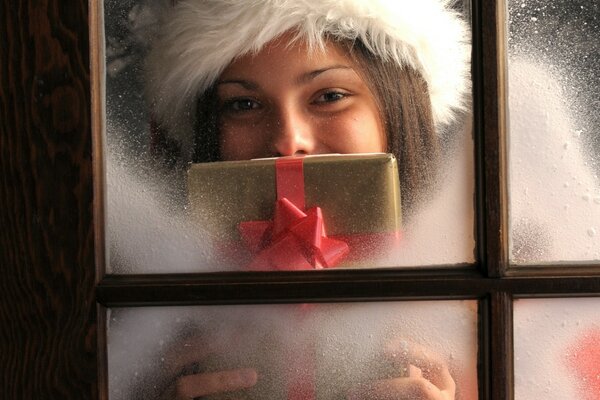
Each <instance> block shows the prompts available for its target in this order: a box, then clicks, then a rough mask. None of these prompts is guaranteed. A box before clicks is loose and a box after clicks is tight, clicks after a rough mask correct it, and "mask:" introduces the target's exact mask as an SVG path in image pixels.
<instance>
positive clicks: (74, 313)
mask: <svg viewBox="0 0 600 400" xmlns="http://www.w3.org/2000/svg"><path fill="white" fill-rule="evenodd" d="M99 4H100V0H90V1H89V3H88V1H85V0H73V1H71V2H68V4H66V3H64V2H61V1H60V0H48V1H47V2H38V1H34V0H23V1H22V2H20V3H19V4H17V5H14V4H12V3H9V2H3V3H2V4H0V21H2V23H1V24H0V178H1V179H2V181H0V188H1V190H0V226H2V227H3V228H2V233H1V234H0V271H1V272H2V275H1V276H0V278H1V279H0V293H2V294H1V295H0V296H2V297H0V298H1V299H2V301H1V302H0V360H1V361H2V363H0V365H2V370H1V373H0V393H1V394H2V395H1V396H0V397H2V398H6V399H19V400H20V399H27V398H32V399H33V398H36V399H37V398H40V397H46V398H63V399H108V391H107V380H106V347H105V345H106V343H105V341H106V329H105V328H106V321H105V315H106V313H105V311H106V308H107V307H120V306H150V305H184V304H203V305H207V304H264V303H294V302H339V301H344V302H357V301H394V300H431V299H436V300H444V299H476V300H477V301H478V303H479V324H478V326H479V343H480V346H479V367H478V374H479V376H478V378H479V398H480V399H493V400H501V399H512V398H513V397H514V387H513V360H512V349H513V340H512V334H513V333H512V307H513V300H514V299H516V298H525V297H576V296H600V268H598V267H599V266H598V265H597V264H596V265H594V264H589V265H577V266H570V267H569V268H564V267H559V266H528V267H512V266H510V265H509V261H508V238H507V236H508V211H507V193H506V190H507V189H506V187H507V182H506V166H507V164H506V145H505V143H506V140H505V135H506V125H505V121H506V118H505V117H506V76H505V74H506V65H505V64H506V61H505V59H504V56H503V54H504V50H505V32H504V29H505V9H506V4H505V1H504V0H473V4H472V16H473V85H474V132H475V135H474V137H475V152H476V158H475V160H476V212H477V243H478V244H477V252H476V255H477V257H476V259H477V261H476V262H475V263H474V264H473V265H463V266H460V267H458V268H453V269H449V268H433V269H431V268H428V269H423V268H412V269H411V268H409V269H406V268H402V269H372V270H339V271H333V270H331V271H310V272H293V273H292V272H287V273H286V272H276V273H272V272H262V273H260V272H256V273H249V272H247V273H232V272H230V273H203V274H173V275H168V274H162V275H107V274H105V271H104V267H103V266H104V241H103V231H102V222H101V221H103V219H102V215H103V210H102V207H103V204H104V203H103V200H104V199H103V195H102V193H103V187H104V178H103V172H102V171H103V169H102V159H103V157H102V153H101V149H102V143H101V135H100V133H99V132H101V130H102V104H101V103H100V101H101V98H102V97H101V86H100V76H101V73H102V70H101V69H99V68H102V67H101V65H102V62H101V61H102V55H101V54H100V53H99V52H98V49H99V48H100V47H99V46H98V43H97V40H98V37H99V36H97V35H96V34H95V33H94V34H92V35H90V32H96V33H97V32H99V28H100V26H99V20H98V16H99V15H100V14H99ZM92 132H94V133H93V134H92ZM92 154H93V157H92ZM92 158H93V159H92Z"/></svg>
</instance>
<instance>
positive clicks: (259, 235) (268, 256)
mask: <svg viewBox="0 0 600 400" xmlns="http://www.w3.org/2000/svg"><path fill="white" fill-rule="evenodd" d="M275 174H276V183H277V203H276V204H275V216H274V218H273V221H246V222H242V223H240V225H239V227H238V228H239V231H240V234H241V237H242V240H243V241H244V243H245V244H246V246H247V247H248V249H249V250H250V251H251V252H252V253H253V255H254V259H253V260H252V261H251V262H250V264H249V265H248V267H247V269H249V270H304V269H320V268H330V267H334V266H335V265H337V264H338V263H339V262H340V261H341V260H342V259H343V258H344V257H345V256H346V255H347V254H348V252H349V251H350V249H349V247H348V244H347V243H345V242H343V241H341V240H335V239H331V238H329V237H327V235H326V233H325V226H324V224H323V215H322V212H321V208H320V207H313V208H311V209H309V210H307V211H305V210H304V208H305V200H304V199H305V195H304V168H303V158H302V157H285V158H279V159H277V160H276V161H275Z"/></svg>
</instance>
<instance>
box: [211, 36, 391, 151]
mask: <svg viewBox="0 0 600 400" xmlns="http://www.w3.org/2000/svg"><path fill="white" fill-rule="evenodd" d="M217 98H218V110H219V118H218V124H219V133H220V153H221V159H223V160H248V159H251V158H261V157H273V156H289V155H298V154H325V153H369V152H384V151H385V150H386V137H385V130H384V128H383V126H384V125H383V124H382V122H381V118H380V113H379V111H378V107H377V103H376V101H375V98H374V97H373V94H372V93H371V91H370V89H369V88H368V86H367V84H366V82H365V81H364V80H363V79H362V78H361V76H360V74H359V73H358V67H357V65H356V64H355V63H354V62H352V61H351V59H350V58H349V57H348V56H346V55H345V54H344V52H343V51H342V50H341V49H340V48H339V47H338V46H336V45H334V44H332V43H328V44H327V45H326V48H325V51H318V50H316V51H313V52H310V53H309V51H308V48H307V45H306V44H305V43H304V42H303V41H297V42H295V43H294V44H290V42H289V38H288V37H286V36H283V37H281V38H280V39H278V40H275V41H273V42H271V43H269V44H267V45H266V46H265V47H264V48H263V49H262V50H261V51H260V52H259V53H257V54H253V55H252V54H249V55H245V56H243V57H241V58H238V59H236V60H235V61H234V62H232V63H231V64H230V65H229V66H228V67H227V68H226V69H225V71H223V74H222V75H221V76H220V78H219V80H218V82H217Z"/></svg>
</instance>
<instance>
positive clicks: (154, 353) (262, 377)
mask: <svg viewBox="0 0 600 400" xmlns="http://www.w3.org/2000/svg"><path fill="white" fill-rule="evenodd" d="M410 364H412V365H414V366H417V367H419V368H420V370H421V372H422V375H423V376H424V377H425V378H429V379H432V382H434V383H436V384H437V385H438V387H439V388H442V387H444V386H442V384H441V383H439V382H440V381H441V380H435V379H434V378H435V377H436V376H437V377H439V376H442V373H443V371H444V369H445V368H446V367H447V368H448V370H449V371H450V376H451V380H453V381H454V382H455V384H456V387H457V389H456V393H457V397H456V398H460V399H462V400H473V399H476V398H477V367H476V366H477V305H476V302H475V301H436V302H433V301H432V302H394V303H387V302H386V303H362V304H361V303H353V304H349V303H346V304H312V305H257V306H191V307H151V308H123V309H112V310H109V314H108V377H109V393H110V395H109V398H110V399H111V400H119V399H123V400H136V399H145V400H149V399H158V398H161V399H167V398H174V397H172V396H173V392H172V391H171V390H172V389H173V388H174V385H173V383H174V382H175V381H176V380H177V378H176V377H177V376H178V377H180V378H183V379H185V378H187V377H189V376H192V377H193V376H194V375H195V374H204V375H203V376H205V377H206V376H207V375H206V374H210V373H216V372H219V371H221V372H222V371H232V370H237V369H246V370H245V371H246V374H253V373H254V372H256V373H257V376H258V378H257V381H256V384H255V385H254V386H253V387H251V388H248V389H245V390H237V391H234V392H231V393H229V395H230V396H234V398H244V399H261V400H262V399H293V398H302V399H304V400H309V399H322V400H326V399H342V398H344V399H345V398H346V397H345V396H346V395H347V394H349V393H355V394H356V393H357V391H358V390H367V387H369V385H373V384H374V382H377V381H381V380H383V381H386V382H389V381H387V380H390V379H395V378H399V377H405V376H407V374H408V373H409V371H410V370H412V372H411V373H412V374H414V373H415V369H414V367H410ZM247 369H250V370H251V371H250V372H248V370H247ZM448 370H446V371H448ZM411 376H413V377H414V376H415V375H411ZM251 377H252V378H255V377H256V375H252V376H251ZM187 379H190V378H187ZM192 379H193V378H192ZM440 379H441V378H440ZM238 382H240V381H238ZM241 382H243V381H241ZM446 382H447V381H446ZM179 383H180V384H182V381H181V379H180V380H179ZM205 383H206V382H205ZM202 387H203V388H206V387H207V385H204V386H202ZM196 390H203V389H196ZM449 390H451V389H449ZM353 391H354V392H353ZM300 393H304V394H303V395H302V396H300ZM194 395H195V396H198V395H199V394H197V392H196V394H194ZM161 396H162V397H161ZM222 396H224V397H219V396H216V395H215V396H214V397H210V396H209V397H207V398H211V399H212V398H231V397H227V395H225V394H222ZM294 396H296V397H294ZM298 396H300V397H298ZM203 398H204V397H203ZM362 398H373V397H372V396H370V397H369V396H367V395H365V394H364V393H363V397H362ZM448 398H453V397H448Z"/></svg>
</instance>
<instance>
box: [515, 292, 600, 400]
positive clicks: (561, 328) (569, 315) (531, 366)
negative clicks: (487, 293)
mask: <svg viewBox="0 0 600 400" xmlns="http://www.w3.org/2000/svg"><path fill="white" fill-rule="evenodd" d="M598 310H600V298H598V297H595V298H573V299H526V300H517V301H515V303H514V349H515V350H514V352H515V353H514V364H515V399H516V400H529V399H545V400H555V399H556V400H566V399H573V400H575V399H577V400H597V399H598V395H599V394H600V313H598Z"/></svg>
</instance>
